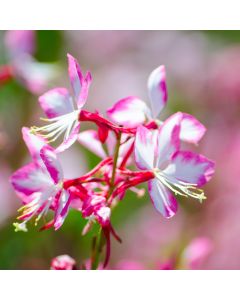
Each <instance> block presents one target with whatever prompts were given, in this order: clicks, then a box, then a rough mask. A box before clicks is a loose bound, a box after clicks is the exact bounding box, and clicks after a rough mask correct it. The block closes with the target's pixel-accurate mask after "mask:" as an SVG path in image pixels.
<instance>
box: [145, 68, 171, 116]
mask: <svg viewBox="0 0 240 300" xmlns="http://www.w3.org/2000/svg"><path fill="white" fill-rule="evenodd" d="M148 92H149V97H150V101H151V108H152V115H153V118H156V117H157V116H158V115H159V113H160V112H161V111H162V109H163V107H164V106H165V104H166V102H167V85H166V73H165V67H164V66H160V67H158V68H157V69H155V70H153V71H152V73H151V74H150V76H149V78H148Z"/></svg>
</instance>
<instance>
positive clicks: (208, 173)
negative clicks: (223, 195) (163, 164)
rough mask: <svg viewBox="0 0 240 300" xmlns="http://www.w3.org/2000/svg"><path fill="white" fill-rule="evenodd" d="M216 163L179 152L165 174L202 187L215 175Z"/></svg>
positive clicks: (198, 155) (196, 155) (199, 156)
mask: <svg viewBox="0 0 240 300" xmlns="http://www.w3.org/2000/svg"><path fill="white" fill-rule="evenodd" d="M214 166H215V164H214V162H213V161H211V160H209V159H207V158H206V157H205V156H203V155H200V154H196V153H193V152H190V151H178V152H176V153H175V154H174V156H173V157H172V162H171V163H170V164H169V165H168V166H167V168H166V169H165V170H164V173H165V174H167V175H169V176H171V177H174V178H175V179H177V180H180V181H183V182H187V183H192V184H196V185H197V186H202V185H204V184H205V183H206V182H208V181H209V180H210V179H211V177H212V175H213V173H214Z"/></svg>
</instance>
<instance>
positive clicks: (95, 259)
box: [91, 228, 103, 270]
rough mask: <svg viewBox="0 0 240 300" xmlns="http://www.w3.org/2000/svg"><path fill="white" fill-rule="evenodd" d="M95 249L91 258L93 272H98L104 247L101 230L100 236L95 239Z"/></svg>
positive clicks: (100, 231)
mask: <svg viewBox="0 0 240 300" xmlns="http://www.w3.org/2000/svg"><path fill="white" fill-rule="evenodd" d="M92 242H93V249H92V257H91V270H97V268H98V265H99V257H100V254H101V252H102V246H103V231H102V228H100V230H99V232H98V235H97V236H94V237H93V241H92Z"/></svg>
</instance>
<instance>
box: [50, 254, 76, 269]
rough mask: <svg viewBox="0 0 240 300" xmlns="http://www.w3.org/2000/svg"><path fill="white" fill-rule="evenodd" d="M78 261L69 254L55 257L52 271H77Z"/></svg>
mask: <svg viewBox="0 0 240 300" xmlns="http://www.w3.org/2000/svg"><path fill="white" fill-rule="evenodd" d="M76 269H77V267H76V261H75V260H74V259H73V258H72V257H70V256H69V255H67V254H64V255H59V256H57V257H54V258H53V260H52V261H51V270H76Z"/></svg>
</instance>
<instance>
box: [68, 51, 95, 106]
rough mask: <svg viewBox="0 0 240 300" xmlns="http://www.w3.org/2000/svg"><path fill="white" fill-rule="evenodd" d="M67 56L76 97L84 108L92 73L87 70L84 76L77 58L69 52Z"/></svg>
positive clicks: (78, 103) (79, 104)
mask: <svg viewBox="0 0 240 300" xmlns="http://www.w3.org/2000/svg"><path fill="white" fill-rule="evenodd" d="M67 57H68V73H69V77H70V81H71V85H72V88H73V91H74V95H75V99H76V101H77V105H78V108H82V107H83V105H84V104H85V102H86V100H87V96H88V89H89V86H90V84H91V81H92V77H91V73H90V72H87V74H86V77H85V78H84V75H83V74H82V72H81V69H80V66H79V64H78V62H77V60H76V59H75V58H74V57H73V56H72V55H70V54H67Z"/></svg>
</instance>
